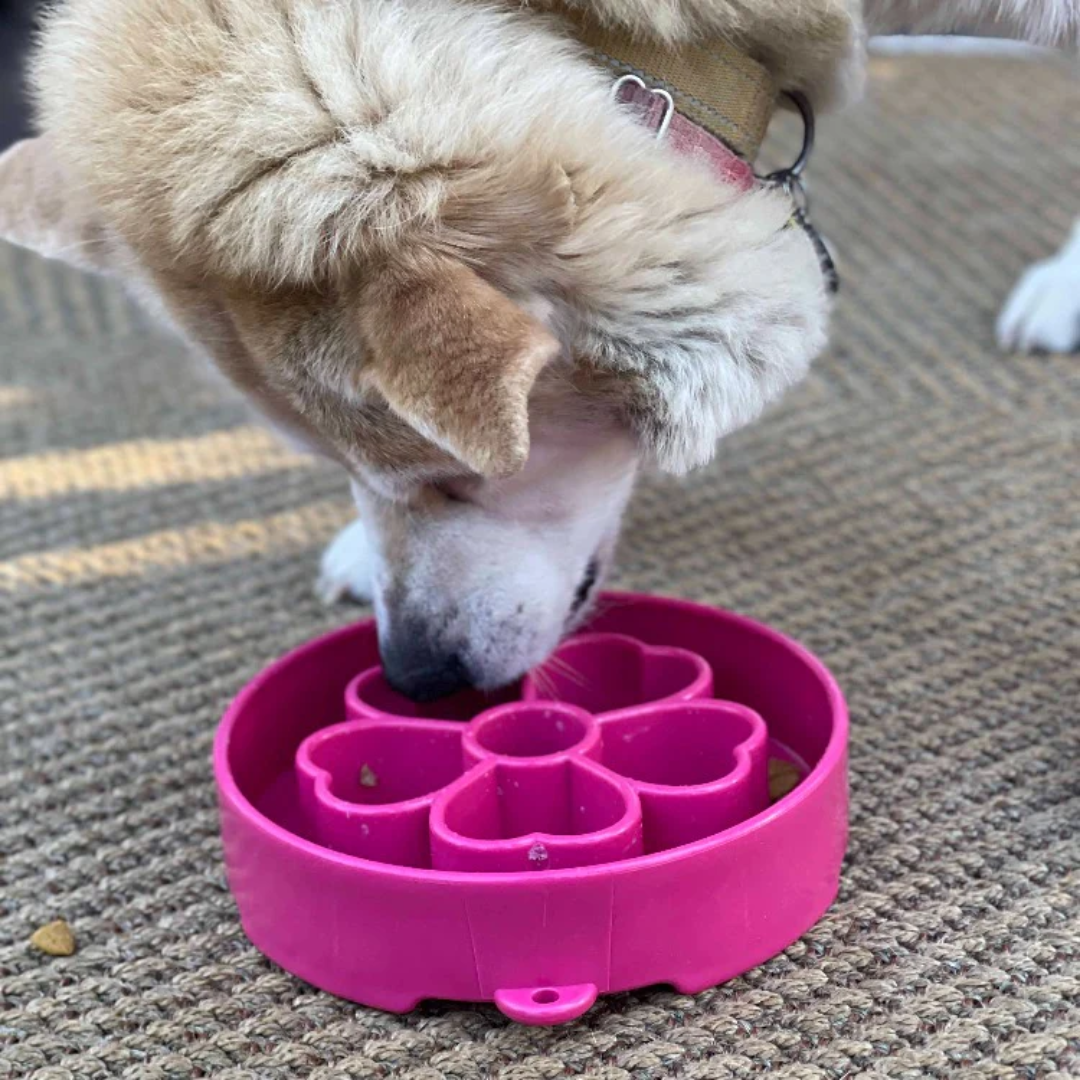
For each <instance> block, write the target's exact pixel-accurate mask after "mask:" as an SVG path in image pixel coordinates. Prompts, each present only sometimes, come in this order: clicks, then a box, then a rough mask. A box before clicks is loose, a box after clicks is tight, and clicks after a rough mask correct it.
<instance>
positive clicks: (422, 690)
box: [382, 630, 473, 702]
mask: <svg viewBox="0 0 1080 1080" xmlns="http://www.w3.org/2000/svg"><path fill="white" fill-rule="evenodd" d="M382 664H383V674H384V675H385V676H386V681H387V682H388V683H389V684H390V685H391V686H392V687H393V688H394V689H395V690H396V691H397V692H398V693H399V694H403V695H404V696H405V697H407V698H409V699H410V700H412V701H419V702H424V701H436V700H438V699H439V698H444V697H448V696H449V695H450V694H455V693H457V692H458V691H459V690H465V689H468V688H469V687H471V686H472V684H473V683H472V679H471V678H470V676H469V671H468V668H467V667H466V665H465V664H464V662H463V661H462V659H461V656H460V655H459V654H458V653H457V652H455V651H452V650H448V649H440V648H439V647H437V646H434V645H432V644H431V643H430V642H429V641H427V640H426V639H425V637H424V636H423V635H421V634H416V633H413V632H409V631H408V630H406V632H403V633H401V634H395V635H393V636H392V637H391V638H390V639H389V640H387V641H384V642H383V644H382Z"/></svg>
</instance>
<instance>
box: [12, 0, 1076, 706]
mask: <svg viewBox="0 0 1080 1080" xmlns="http://www.w3.org/2000/svg"><path fill="white" fill-rule="evenodd" d="M991 9H992V10H991ZM991 16H992V17H993V18H994V19H995V20H996V23H995V25H997V26H998V27H999V28H1000V27H1001V26H1002V25H1004V26H1005V27H1006V29H1007V30H1008V31H1009V32H1015V33H1016V34H1017V35H1018V36H1024V37H1038V38H1041V39H1043V40H1047V41H1050V40H1053V41H1065V40H1068V39H1070V37H1073V36H1075V33H1076V26H1077V13H1076V10H1075V8H1074V5H1073V4H1071V3H1066V2H1064V0H1001V2H999V3H976V2H975V0H942V2H940V3H932V2H930V0H868V2H867V3H866V4H865V5H862V4H859V3H857V2H856V0H801V2H800V3H798V4H794V3H792V2H791V0H664V2H660V0H566V2H563V0H512V2H511V0H503V2H499V0H64V2H62V3H60V4H59V5H58V6H56V7H55V8H54V9H53V10H52V11H51V13H50V14H49V15H48V17H47V19H46V21H45V26H44V30H43V33H42V37H41V43H40V47H39V49H38V52H37V55H36V58H35V61H34V64H33V70H32V83H33V87H34V91H35V96H36V103H37V110H38V117H39V127H40V131H41V134H40V135H39V136H38V137H37V138H35V139H32V140H28V141H26V142H24V143H21V144H18V145H17V146H16V147H14V148H13V149H12V150H10V151H9V152H8V153H7V154H6V155H5V156H4V157H3V158H0V236H4V237H6V238H7V239H10V240H13V241H14V242H16V243H20V244H23V245H25V246H28V247H31V248H34V249H35V250H37V251H39V252H41V253H43V254H45V255H46V256H49V257H54V258H61V259H65V260H67V261H68V262H71V263H74V264H75V265H78V266H81V267H84V268H86V269H89V270H93V271H98V272H104V273H109V274H113V275H116V276H117V277H119V278H121V279H122V280H124V281H125V282H127V283H128V285H129V286H130V288H131V289H132V290H133V291H134V292H135V293H136V294H137V295H138V296H139V297H140V298H141V299H142V300H143V301H144V302H146V303H147V304H149V305H151V306H152V307H153V308H154V309H155V310H156V311H157V312H158V313H159V314H160V315H161V316H162V318H163V319H165V320H166V321H168V322H169V323H171V324H172V325H173V326H174V327H175V328H176V329H177V330H178V331H179V332H180V333H181V334H182V335H183V336H184V337H186V338H187V339H188V340H189V341H190V342H191V343H192V344H193V345H194V347H195V348H196V349H197V350H199V351H201V352H202V353H204V354H205V355H207V356H208V357H209V358H210V359H211V360H212V361H213V363H214V364H215V365H216V366H217V367H218V368H219V369H220V370H221V371H222V372H224V373H225V375H226V376H227V377H228V378H229V379H230V380H231V381H232V382H233V383H234V384H235V385H236V386H237V387H238V388H239V389H240V390H241V391H242V392H243V393H244V394H245V395H246V396H247V398H248V399H249V400H250V401H251V402H252V403H253V404H254V405H255V406H256V407H257V409H258V410H259V412H260V413H261V414H262V415H263V416H265V417H266V418H267V419H268V420H269V421H270V422H271V423H273V424H274V425H275V426H276V427H277V428H278V429H280V430H281V431H282V432H283V433H285V434H286V435H287V436H288V437H290V438H292V439H294V440H295V441H297V442H298V443H299V444H300V445H303V446H305V447H307V448H310V449H312V450H314V451H316V452H318V453H321V454H324V455H326V456H328V457H330V458H331V459H333V460H335V461H337V462H339V463H340V464H341V465H342V466H343V467H344V468H345V470H347V472H348V475H349V477H350V479H351V483H352V489H353V493H354V496H355V500H356V503H357V506H358V509H359V519H358V521H357V522H356V523H355V524H353V525H352V526H350V527H349V528H347V529H346V530H345V531H344V532H343V533H342V534H341V535H340V536H339V537H338V538H337V539H336V540H334V541H333V543H332V544H331V545H330V547H329V549H328V550H327V552H326V554H325V556H324V559H323V563H322V575H321V579H320V589H321V591H322V593H323V594H324V596H326V597H327V598H328V599H333V598H336V597H339V596H341V595H344V594H346V593H348V594H351V595H353V596H356V597H358V598H362V599H370V600H371V601H372V602H373V604H374V607H375V610H376V614H377V616H378V621H379V627H380V631H379V633H380V647H381V651H382V656H383V663H384V669H385V672H386V675H387V678H388V679H389V681H390V682H391V684H392V685H394V686H395V687H396V688H397V689H399V690H400V691H401V692H403V693H405V694H407V695H408V696H410V697H413V698H415V699H432V698H436V697H439V696H442V695H445V694H448V693H452V692H453V691H455V690H457V689H459V688H462V687H465V686H474V687H478V688H481V689H489V688H496V687H500V686H502V685H504V684H507V683H509V682H512V681H513V680H515V679H517V678H518V677H520V676H521V675H522V674H523V673H524V672H525V671H526V670H527V669H529V668H530V667H533V666H534V665H536V664H538V663H540V662H542V661H543V660H544V659H545V657H546V656H547V655H548V654H549V653H550V652H551V650H552V649H553V648H554V647H555V646H556V645H557V644H558V642H559V641H560V640H561V639H562V637H563V636H564V635H566V634H567V633H568V632H571V631H572V630H574V629H575V628H576V627H577V626H578V625H580V624H581V623H582V621H583V620H584V619H586V618H587V616H588V613H589V610H590V605H591V604H592V601H593V599H594V597H595V595H596V592H597V590H598V588H599V587H600V584H601V582H602V581H603V579H604V576H605V574H606V572H607V571H608V569H609V567H610V565H611V560H612V557H613V552H614V548H615V543H616V540H617V537H618V533H619V525H620V519H621V517H622V514H623V510H624V508H625V506H626V503H627V500H628V498H629V497H630V493H631V490H632V488H633V485H634V480H635V477H636V475H637V473H638V471H639V470H640V469H641V468H642V467H643V466H645V467H647V466H656V467H659V468H660V469H662V470H666V471H669V472H672V473H683V472H686V471H687V470H690V469H693V468H696V467H698V466H700V465H703V464H705V463H706V462H707V461H708V460H710V458H711V457H712V455H713V453H714V449H715V446H716V443H717V441H718V440H719V439H720V438H722V437H723V436H724V435H726V434H728V433H729V432H731V431H733V430H735V429H737V428H739V427H740V426H742V425H744V424H747V423H749V422H751V421H753V420H754V419H755V418H756V417H757V416H758V415H759V414H760V413H761V412H762V410H763V409H764V408H765V407H766V406H767V405H768V404H769V403H770V402H772V401H774V400H775V399H776V398H777V397H778V396H779V395H780V394H781V393H782V392H783V391H784V390H785V389H786V388H788V387H790V386H791V385H793V384H794V383H796V382H797V381H798V380H799V379H800V378H801V377H802V376H803V375H804V373H805V372H806V370H807V368H808V366H809V364H810V363H811V361H812V359H813V358H814V356H815V355H816V354H817V353H818V352H819V351H820V350H821V349H822V347H823V345H824V343H825V340H826V334H827V324H828V316H829V309H830V296H829V290H828V288H827V287H826V280H825V277H824V276H823V274H822V273H821V267H820V263H819V256H820V246H819V245H817V244H814V243H812V242H809V240H808V235H807V233H806V231H805V230H804V229H801V228H795V227H792V221H793V211H792V201H791V194H790V191H789V190H787V189H786V186H785V185H781V184H771V185H761V184H756V185H753V186H752V187H749V188H747V187H746V186H745V185H739V184H734V183H728V182H725V181H723V180H722V179H718V177H717V175H716V173H715V171H714V170H710V169H709V168H708V167H706V165H705V164H704V163H702V162H701V161H698V160H690V159H688V158H686V157H685V156H682V155H680V154H678V153H676V152H674V150H673V149H672V148H671V147H669V146H666V145H664V144H663V143H662V141H660V140H658V139H657V137H656V133H655V132H653V131H650V130H648V129H647V128H646V126H645V125H643V124H642V123H640V116H639V114H638V112H637V111H635V110H633V109H629V108H627V107H626V106H625V104H623V103H622V101H621V100H620V99H619V97H618V95H616V94H613V93H612V86H613V76H612V72H611V71H610V70H607V69H605V67H604V66H603V65H602V64H598V63H597V62H596V55H597V54H596V51H595V50H592V51H591V50H590V49H589V48H588V47H587V46H586V45H585V44H583V41H582V39H581V35H580V34H579V33H578V32H577V31H578V29H580V26H581V25H583V24H584V25H588V26H590V27H598V28H599V31H600V32H601V33H608V34H615V35H617V36H618V35H621V37H622V39H624V40H626V41H632V42H638V43H641V42H644V43H646V45H647V46H648V47H650V48H652V49H653V50H654V51H655V52H657V55H660V56H663V55H678V54H679V51H680V49H683V48H685V47H688V43H696V42H698V41H700V40H707V41H709V42H718V41H721V40H722V41H723V42H725V43H728V44H730V45H731V47H732V48H733V49H734V51H735V55H736V57H737V58H739V59H738V60H737V61H736V64H737V65H738V64H742V65H743V66H744V67H747V68H748V69H749V68H752V70H754V71H760V72H763V73H764V75H763V78H764V81H765V82H768V83H770V85H773V84H774V85H775V87H776V88H779V89H783V90H786V91H793V92H796V93H797V94H798V95H800V100H805V101H806V102H808V103H810V104H811V105H812V106H813V107H815V108H817V109H826V108H831V107H834V106H836V105H839V104H842V103H843V102H845V101H847V100H851V99H852V98H853V97H855V96H857V95H858V93H859V90H860V87H861V84H862V77H863V69H864V63H865V61H864V51H863V43H864V39H865V36H866V34H867V32H868V31H876V30H894V29H897V28H903V29H910V30H927V29H943V28H960V27H961V26H963V27H964V28H970V24H971V22H972V21H974V22H975V23H978V22H979V21H980V20H982V21H985V20H987V19H989V18H991ZM725 47H727V46H726V45H725ZM665 50H666V53H665ZM744 73H745V72H744ZM681 100H682V99H680V101H681Z"/></svg>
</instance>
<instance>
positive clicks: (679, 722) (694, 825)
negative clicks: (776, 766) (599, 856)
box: [601, 701, 769, 851]
mask: <svg viewBox="0 0 1080 1080" xmlns="http://www.w3.org/2000/svg"><path fill="white" fill-rule="evenodd" d="M601 725H602V727H601V730H602V732H603V748H604V749H603V762H604V765H605V766H606V767H607V768H608V769H611V770H612V771H613V772H615V773H618V774H619V775H620V776H623V777H625V778H627V779H628V780H630V781H631V783H632V785H633V787H634V788H635V790H636V791H637V793H638V797H639V798H640V799H641V805H642V812H643V815H644V821H645V849H646V851H664V850H666V849H668V848H673V847H678V846H679V845H681V844H689V843H692V842H693V841H695V840H700V839H702V838H703V837H706V836H711V835H713V834H716V833H719V832H722V831H723V830H724V829H729V828H731V827H732V826H734V825H737V824H739V822H740V821H746V820H747V819H748V818H750V817H752V816H753V815H754V814H756V813H758V812H760V811H761V810H764V809H765V808H766V807H767V806H768V805H769V768H768V743H769V734H768V730H767V729H766V727H765V722H764V721H763V720H762V719H761V717H760V716H759V715H758V714H757V713H756V712H754V711H753V710H752V709H748V708H746V707H745V706H743V705H736V704H735V703H734V702H730V701H689V702H676V703H671V704H665V705H656V706H653V707H651V708H644V709H636V710H633V711H630V712H624V713H620V714H619V715H616V716H610V717H608V718H607V719H605V720H602V721H601Z"/></svg>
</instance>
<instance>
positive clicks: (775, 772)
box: [769, 758, 802, 802]
mask: <svg viewBox="0 0 1080 1080" xmlns="http://www.w3.org/2000/svg"><path fill="white" fill-rule="evenodd" d="M801 779H802V777H801V776H800V775H799V770H798V769H797V768H795V766H794V765H793V764H792V763H791V762H790V761H784V760H783V759H782V758H770V759H769V798H770V799H772V801H773V802H776V801H777V799H782V798H783V797H784V796H785V795H787V794H789V793H790V792H792V791H794V790H795V788H797V787H798V786H799V781H800V780H801Z"/></svg>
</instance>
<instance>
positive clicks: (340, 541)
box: [315, 518, 375, 604]
mask: <svg viewBox="0 0 1080 1080" xmlns="http://www.w3.org/2000/svg"><path fill="white" fill-rule="evenodd" d="M374 581H375V552H374V550H373V548H372V546H371V541H370V540H369V538H368V532H367V529H366V528H364V523H363V522H362V521H360V519H359V518H358V519H357V520H356V521H354V522H353V523H352V524H351V525H347V526H346V527H345V528H344V529H342V530H341V532H339V533H338V534H337V536H335V537H334V539H333V540H331V541H330V544H329V546H328V547H327V549H326V550H325V551H324V552H323V556H322V562H321V563H320V565H319V580H318V581H317V582H316V584H315V592H316V593H317V594H318V596H319V598H320V599H321V600H322V601H323V603H324V604H336V603H337V602H338V601H339V600H346V599H352V600H359V601H361V602H362V603H369V602H370V601H371V598H372V594H373V589H374Z"/></svg>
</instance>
